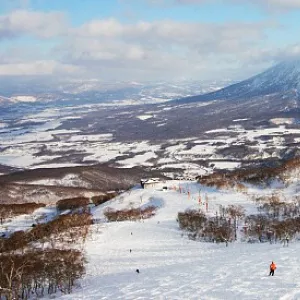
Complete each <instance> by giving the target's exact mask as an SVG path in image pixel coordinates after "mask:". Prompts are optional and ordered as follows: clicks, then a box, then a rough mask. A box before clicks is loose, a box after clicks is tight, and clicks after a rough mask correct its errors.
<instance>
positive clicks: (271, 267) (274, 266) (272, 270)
mask: <svg viewBox="0 0 300 300" xmlns="http://www.w3.org/2000/svg"><path fill="white" fill-rule="evenodd" d="M275 270H276V265H275V263H274V262H273V261H272V263H271V264H270V274H269V276H270V275H272V276H274V272H275Z"/></svg>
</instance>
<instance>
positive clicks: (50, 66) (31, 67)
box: [0, 60, 81, 76]
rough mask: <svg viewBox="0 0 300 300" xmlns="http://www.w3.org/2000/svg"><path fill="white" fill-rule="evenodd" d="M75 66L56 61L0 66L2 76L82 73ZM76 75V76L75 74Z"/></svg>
mask: <svg viewBox="0 0 300 300" xmlns="http://www.w3.org/2000/svg"><path fill="white" fill-rule="evenodd" d="M80 71H81V70H80V68H79V67H78V66H74V65H68V64H63V63H58V62H56V61H52V60H47V61H34V62H27V63H25V62H24V63H9V64H0V75H8V76H12V75H54V74H59V75H63V74H73V73H77V72H80ZM74 75H75V74H74Z"/></svg>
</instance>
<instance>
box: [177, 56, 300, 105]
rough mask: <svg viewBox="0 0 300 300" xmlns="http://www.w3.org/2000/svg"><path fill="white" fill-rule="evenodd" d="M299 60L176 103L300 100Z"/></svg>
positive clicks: (287, 62)
mask: <svg viewBox="0 0 300 300" xmlns="http://www.w3.org/2000/svg"><path fill="white" fill-rule="evenodd" d="M299 92H300V59H299V60H293V61H285V62H281V63H279V64H277V65H275V66H273V67H271V68H269V69H267V70H265V71H264V72H262V73H259V74H257V75H255V76H252V77H250V78H248V79H246V80H243V81H241V82H238V83H235V84H232V85H229V86H227V87H224V88H222V89H220V90H218V91H214V92H211V93H207V94H204V95H197V96H192V97H185V98H181V99H177V100H175V101H177V102H184V103H189V102H198V101H212V100H238V99H240V100H241V99H251V98H254V97H264V96H269V95H273V96H275V97H276V96H277V97H278V96H279V97H285V95H288V97H290V98H291V99H296V100H300V95H299Z"/></svg>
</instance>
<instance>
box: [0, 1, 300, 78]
mask: <svg viewBox="0 0 300 300" xmlns="http://www.w3.org/2000/svg"><path fill="white" fill-rule="evenodd" d="M299 31H300V0H0V43H1V47H0V75H5V76H6V75H24V76H25V75H27V76H28V75H39V76H41V75H54V76H56V77H57V78H60V77H66V76H68V77H73V76H74V77H77V78H78V77H79V78H97V79H101V80H111V81H113V80H136V81H145V80H161V79H164V80H178V79H196V80H204V79H209V80H211V79H222V78H231V79H244V78H246V77H247V76H249V75H252V74H255V73H256V72H259V71H261V70H263V69H264V68H266V67H269V66H271V65H272V64H275V63H276V62H279V61H281V60H284V59H288V58H291V57H297V56H298V54H300V35H299Z"/></svg>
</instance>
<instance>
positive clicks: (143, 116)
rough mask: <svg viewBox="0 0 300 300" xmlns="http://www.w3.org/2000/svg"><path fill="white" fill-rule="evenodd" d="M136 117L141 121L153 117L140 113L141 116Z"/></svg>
mask: <svg viewBox="0 0 300 300" xmlns="http://www.w3.org/2000/svg"><path fill="white" fill-rule="evenodd" d="M137 118H138V119H140V120H142V121H145V120H148V119H151V118H153V115H141V116H137Z"/></svg>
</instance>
